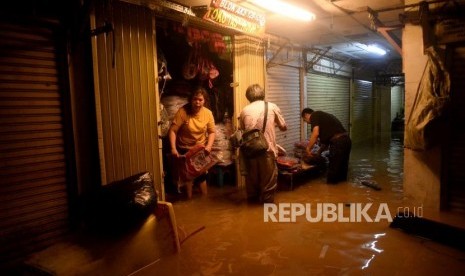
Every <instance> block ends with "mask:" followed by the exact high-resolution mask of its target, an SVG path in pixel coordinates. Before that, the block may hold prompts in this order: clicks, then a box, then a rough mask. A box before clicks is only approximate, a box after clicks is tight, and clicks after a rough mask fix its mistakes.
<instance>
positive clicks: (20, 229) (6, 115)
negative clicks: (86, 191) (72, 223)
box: [0, 22, 69, 270]
mask: <svg viewBox="0 0 465 276" xmlns="http://www.w3.org/2000/svg"><path fill="white" fill-rule="evenodd" d="M0 30H1V31H0V179H1V185H0V202H1V205H0V256H1V257H0V266H3V265H5V264H6V263H11V262H14V261H15V260H18V259H21V258H22V257H24V256H25V255H26V254H29V253H31V252H33V251H35V250H38V249H40V248H43V247H45V246H48V245H50V244H52V243H53V242H55V241H57V240H59V239H60V238H62V237H63V235H64V234H65V233H66V232H67V231H68V228H69V223H68V218H69V215H68V194H67V177H66V162H65V160H66V158H65V150H64V148H65V147H64V144H65V142H64V131H63V110H62V99H63V91H62V90H61V88H60V86H59V78H58V75H59V74H58V70H57V49H56V46H55V41H54V33H53V31H52V29H50V28H49V27H45V26H44V27H42V26H41V25H39V24H33V25H32V24H27V25H26V24H24V25H23V24H19V23H15V24H14V25H12V24H8V23H2V22H0ZM0 270H1V269H0Z"/></svg>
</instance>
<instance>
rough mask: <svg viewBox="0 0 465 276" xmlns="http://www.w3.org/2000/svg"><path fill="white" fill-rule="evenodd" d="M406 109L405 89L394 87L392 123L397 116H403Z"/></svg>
mask: <svg viewBox="0 0 465 276" xmlns="http://www.w3.org/2000/svg"><path fill="white" fill-rule="evenodd" d="M403 109H404V87H403V86H394V87H392V88H391V122H392V121H393V120H394V118H395V117H396V114H402V113H403V112H402V110H403Z"/></svg>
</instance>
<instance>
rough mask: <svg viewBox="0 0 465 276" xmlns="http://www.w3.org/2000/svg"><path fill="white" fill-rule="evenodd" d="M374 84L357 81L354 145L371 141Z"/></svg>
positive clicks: (354, 103)
mask: <svg viewBox="0 0 465 276" xmlns="http://www.w3.org/2000/svg"><path fill="white" fill-rule="evenodd" d="M372 86H373V84H372V83H371V82H369V81H363V80H355V82H354V97H353V110H352V129H351V138H352V141H353V142H354V143H357V142H360V141H363V140H367V139H371V138H372V137H373V131H374V120H373V100H374V98H373V88H372Z"/></svg>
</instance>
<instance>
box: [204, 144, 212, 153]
mask: <svg viewBox="0 0 465 276" xmlns="http://www.w3.org/2000/svg"><path fill="white" fill-rule="evenodd" d="M205 151H206V152H207V154H210V153H211V152H212V146H205Z"/></svg>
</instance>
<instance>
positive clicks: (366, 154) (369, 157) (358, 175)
mask: <svg viewBox="0 0 465 276" xmlns="http://www.w3.org/2000/svg"><path fill="white" fill-rule="evenodd" d="M403 150H404V149H403V135H402V133H394V134H392V135H391V134H388V135H385V136H382V137H378V138H377V139H376V140H374V141H371V142H368V143H367V142H364V143H360V144H356V145H354V147H353V150H352V153H351V158H350V175H351V177H350V178H351V179H352V181H353V182H354V183H356V184H360V183H361V182H362V181H374V182H376V183H377V184H379V186H380V187H381V188H383V189H390V190H392V191H394V192H398V193H401V192H402V191H403V190H402V179H403V161H404V155H403Z"/></svg>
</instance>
